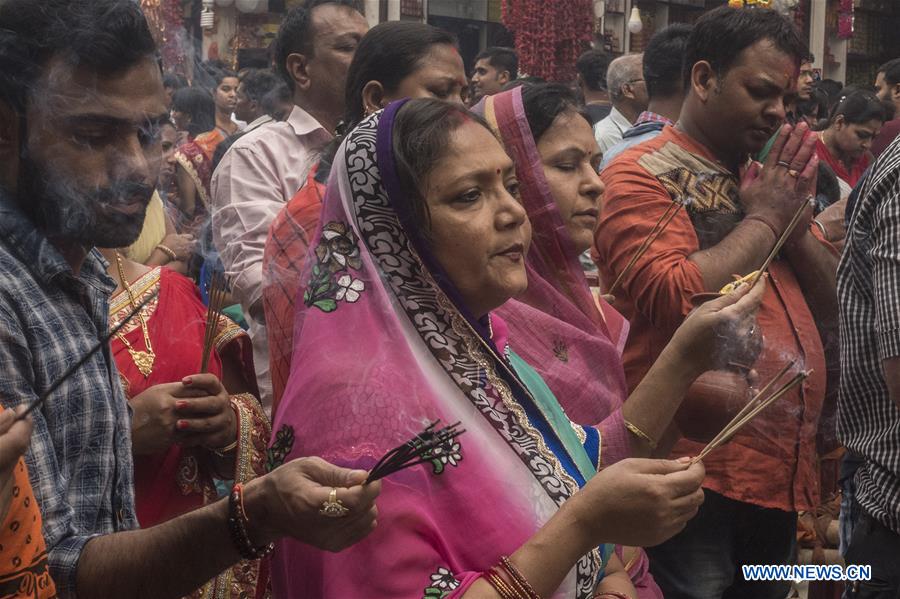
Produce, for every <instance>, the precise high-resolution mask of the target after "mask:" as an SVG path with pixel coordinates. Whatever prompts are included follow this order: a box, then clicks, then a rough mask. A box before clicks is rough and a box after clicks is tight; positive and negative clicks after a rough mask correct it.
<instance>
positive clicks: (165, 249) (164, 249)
mask: <svg viewBox="0 0 900 599" xmlns="http://www.w3.org/2000/svg"><path fill="white" fill-rule="evenodd" d="M156 249H158V250H159V251H161V252H162V253H163V254H165V255H166V256H168V257H169V260H172V261H173V262H178V254H176V253H175V252H174V251H172V248H170V247H169V246H166V245H163V244H161V243H158V244H156Z"/></svg>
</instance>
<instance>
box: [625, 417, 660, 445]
mask: <svg viewBox="0 0 900 599" xmlns="http://www.w3.org/2000/svg"><path fill="white" fill-rule="evenodd" d="M625 428H627V429H628V430H629V431H630V432H631V433H632V434H633V435H634V436H635V437H637V438H638V439H643V440H644V441H646V442H647V445H649V446H650V449H656V445H657V443H656V441H654V440H653V437H651V436H650V435H648V434H647V433H645V432H644V431H642V430H641V429H639V428H638V427H636V426H635V425H633V424H632V423H630V422H628V421H627V420H625Z"/></svg>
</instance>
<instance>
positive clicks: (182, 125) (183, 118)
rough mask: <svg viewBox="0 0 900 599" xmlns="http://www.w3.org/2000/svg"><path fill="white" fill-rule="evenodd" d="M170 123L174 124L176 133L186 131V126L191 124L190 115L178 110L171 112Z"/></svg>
mask: <svg viewBox="0 0 900 599" xmlns="http://www.w3.org/2000/svg"><path fill="white" fill-rule="evenodd" d="M172 122H173V123H175V129H177V130H178V131H187V128H188V125H190V124H191V115H190V114H188V113H187V112H181V111H180V110H173V111H172Z"/></svg>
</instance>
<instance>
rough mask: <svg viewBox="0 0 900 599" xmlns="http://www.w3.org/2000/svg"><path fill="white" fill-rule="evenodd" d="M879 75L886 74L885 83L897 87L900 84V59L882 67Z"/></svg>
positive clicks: (879, 69)
mask: <svg viewBox="0 0 900 599" xmlns="http://www.w3.org/2000/svg"><path fill="white" fill-rule="evenodd" d="M878 72H879V73H884V81H885V82H886V83H887V84H888V85H897V84H898V83H900V58H895V59H894V60H889V61H887V62H886V63H884V64H883V65H881V66H880V67H878Z"/></svg>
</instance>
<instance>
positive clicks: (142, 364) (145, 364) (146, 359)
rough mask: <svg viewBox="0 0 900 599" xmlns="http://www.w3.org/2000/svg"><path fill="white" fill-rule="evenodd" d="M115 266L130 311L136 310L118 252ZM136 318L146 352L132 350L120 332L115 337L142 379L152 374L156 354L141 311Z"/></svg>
mask: <svg viewBox="0 0 900 599" xmlns="http://www.w3.org/2000/svg"><path fill="white" fill-rule="evenodd" d="M116 266H117V267H118V269H119V279H121V280H122V287H124V288H125V291H126V292H127V293H128V298H129V299H130V300H131V307H132V309H134V308H137V298H135V297H134V291H132V290H131V285H129V284H128V279H126V278H125V267H124V266H123V265H122V256H120V255H119V252H116ZM137 316H138V320H139V321H140V323H141V330H143V332H144V345H145V346H146V347H147V351H138V350H136V349H134V347H133V346H132V345H131V343H130V342H129V341H128V339H126V338H125V335H123V334H122V333H121V332H119V333H116V337H117V338H118V339H119V341H121V342H122V344H123V345H124V346H125V349H127V350H128V353H129V354H131V359H132V360H133V361H134V365H135V366H137V369H138V370H140V371H141V374H143V375H144V378H147V377H148V376H150V373H151V372H153V362H155V361H156V354H155V353H153V345H152V344H151V343H150V331H148V330H147V321H146V320H144V312H143V310H142V311H140V312H138V315H137Z"/></svg>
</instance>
